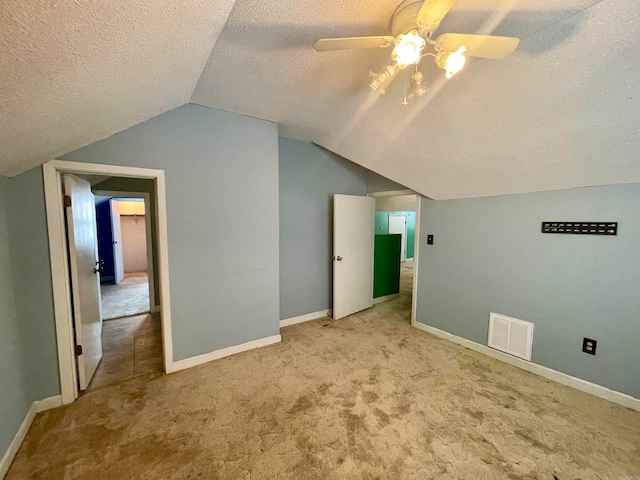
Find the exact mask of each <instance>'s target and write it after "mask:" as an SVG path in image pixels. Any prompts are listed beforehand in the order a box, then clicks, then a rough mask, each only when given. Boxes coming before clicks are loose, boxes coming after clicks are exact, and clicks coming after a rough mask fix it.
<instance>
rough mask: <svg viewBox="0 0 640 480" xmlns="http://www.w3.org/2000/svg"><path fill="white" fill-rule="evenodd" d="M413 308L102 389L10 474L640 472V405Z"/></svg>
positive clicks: (383, 308)
mask: <svg viewBox="0 0 640 480" xmlns="http://www.w3.org/2000/svg"><path fill="white" fill-rule="evenodd" d="M409 310H410V302H409V295H407V294H406V293H405V294H403V295H402V296H401V297H400V298H399V299H397V300H393V301H390V302H385V303H381V304H379V305H376V306H375V307H374V308H372V309H370V310H367V311H365V312H361V313H359V314H356V315H353V316H351V317H348V318H346V319H343V320H339V321H337V322H334V321H332V320H330V319H319V320H314V321H311V322H307V323H303V324H299V325H294V326H291V327H288V328H285V329H283V330H282V343H280V344H277V345H273V346H270V347H266V348H262V349H258V350H254V351H250V352H246V353H242V354H239V355H235V356H233V357H229V358H225V359H222V360H218V361H215V362H211V363H208V364H205V365H201V366H199V367H195V368H193V369H190V370H186V371H182V372H178V373H175V374H172V375H168V376H165V375H150V376H147V377H144V378H135V379H133V380H130V381H128V382H124V383H121V384H119V385H114V386H110V387H106V388H104V389H101V390H98V391H95V392H90V393H88V394H86V395H84V396H83V397H82V398H80V399H79V400H78V401H77V402H75V403H74V404H72V405H69V406H66V407H62V408H58V409H55V410H51V411H48V412H44V413H40V414H38V416H37V417H36V419H35V421H34V423H33V426H32V427H31V430H30V431H29V433H28V434H27V437H26V439H25V442H24V443H23V445H22V447H21V449H20V451H19V452H18V454H17V456H16V459H15V462H14V464H13V466H12V467H11V469H10V471H9V474H8V477H7V478H8V479H18V478H48V479H49V478H51V479H58V478H65V479H74V478H92V479H93V478H105V479H106V478H109V479H113V478H118V479H120V478H142V479H157V478H162V479H183V478H202V479H216V478H220V479H249V478H250V479H275V478H278V479H312V478H317V479H363V478H364V479H374V478H380V479H405V478H406V479H430V478H438V479H500V478H512V479H516V478H517V479H550V480H553V479H554V477H555V478H558V479H560V480H564V479H577V478H580V479H583V480H587V479H595V478H615V479H619V478H623V477H629V478H638V476H640V413H639V412H634V411H632V410H629V409H626V408H623V407H620V406H618V405H615V404H612V403H609V402H607V401H604V400H602V399H599V398H596V397H593V396H590V395H587V394H585V393H581V392H578V391H576V390H573V389H571V388H568V387H564V386H562V385H558V384H556V383H553V382H550V381H547V380H545V379H542V378H540V377H537V376H535V375H533V374H530V373H528V372H525V371H522V370H519V369H517V368H515V367H512V366H509V365H506V364H504V363H500V362H499V361H497V360H494V359H491V358H488V357H485V356H483V355H481V354H479V353H477V352H474V351H471V350H467V349H465V348H463V347H460V346H458V345H454V344H452V343H449V342H447V341H445V340H441V339H438V338H436V337H433V336H431V335H429V334H427V333H425V332H422V331H419V330H416V329H413V328H411V327H410V325H409ZM212 316H213V314H212ZM229 321H231V319H229Z"/></svg>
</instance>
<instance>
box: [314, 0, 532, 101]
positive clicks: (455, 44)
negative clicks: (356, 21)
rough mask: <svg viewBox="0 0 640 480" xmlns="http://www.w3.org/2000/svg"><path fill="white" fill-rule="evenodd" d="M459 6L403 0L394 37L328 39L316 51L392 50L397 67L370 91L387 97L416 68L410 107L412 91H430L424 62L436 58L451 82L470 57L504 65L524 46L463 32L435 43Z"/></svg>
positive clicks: (439, 0) (377, 75) (378, 75)
mask: <svg viewBox="0 0 640 480" xmlns="http://www.w3.org/2000/svg"><path fill="white" fill-rule="evenodd" d="M455 2H456V0H424V1H423V0H404V1H403V2H402V3H400V5H398V8H396V10H395V12H394V13H393V17H392V18H391V33H392V35H393V36H376V37H350V38H323V39H321V40H318V41H317V42H316V43H315V45H314V46H313V48H315V49H316V50H317V51H318V52H325V51H330V50H350V49H356V48H390V47H393V51H392V53H391V59H392V60H393V63H392V64H391V65H387V66H386V67H385V68H383V69H382V70H381V71H380V72H369V77H370V78H371V83H370V85H369V86H370V87H371V90H373V91H374V92H375V91H377V90H380V92H381V93H382V94H384V93H385V92H386V91H387V89H388V88H389V86H390V85H391V83H392V82H393V80H394V79H395V78H396V76H397V75H398V74H399V73H400V72H401V71H403V70H405V69H407V68H409V67H411V66H414V69H415V71H414V72H413V73H412V74H411V75H410V76H409V83H410V84H409V86H407V82H406V77H405V94H404V102H403V104H404V105H406V104H407V92H408V93H409V96H410V97H411V96H418V97H420V96H422V95H424V94H425V93H426V92H427V91H428V88H427V86H426V85H425V84H424V81H423V76H422V72H420V70H419V65H420V62H421V60H422V59H423V58H424V57H427V56H432V57H434V58H435V64H436V65H437V66H438V67H440V68H442V69H443V70H445V72H446V74H445V75H446V77H447V78H451V77H453V76H454V75H455V74H456V73H458V72H459V71H460V70H461V69H462V67H464V64H465V61H466V59H467V57H480V58H490V59H494V60H501V59H503V58H505V57H506V56H508V55H510V54H512V53H513V52H514V51H515V50H516V48H517V47H518V43H520V39H518V38H514V37H498V36H493V35H470V34H463V33H445V34H443V35H440V36H439V37H437V38H435V39H433V38H432V35H433V32H434V31H435V30H436V29H437V28H438V26H439V25H440V22H441V21H442V19H443V18H444V16H445V15H446V14H447V12H449V10H450V9H451V7H452V6H453V4H454V3H455ZM427 45H429V46H430V47H432V48H433V52H426V53H423V50H424V49H425V47H426V46H427Z"/></svg>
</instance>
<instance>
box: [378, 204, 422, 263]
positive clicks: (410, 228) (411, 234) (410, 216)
mask: <svg viewBox="0 0 640 480" xmlns="http://www.w3.org/2000/svg"><path fill="white" fill-rule="evenodd" d="M389 215H406V216H407V258H413V250H414V245H415V239H416V212H408V211H400V210H398V211H395V210H394V211H390V212H385V211H380V212H376V235H381V234H383V235H386V234H388V233H389Z"/></svg>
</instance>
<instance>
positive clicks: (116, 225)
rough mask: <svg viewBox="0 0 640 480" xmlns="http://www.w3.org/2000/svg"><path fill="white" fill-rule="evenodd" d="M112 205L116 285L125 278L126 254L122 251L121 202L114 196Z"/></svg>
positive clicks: (110, 202)
mask: <svg viewBox="0 0 640 480" xmlns="http://www.w3.org/2000/svg"><path fill="white" fill-rule="evenodd" d="M109 204H110V206H111V232H112V235H113V272H114V274H115V279H116V285H117V284H119V283H120V282H121V281H122V280H124V254H123V253H122V225H121V223H120V202H118V200H114V199H113V198H112V199H111V200H109Z"/></svg>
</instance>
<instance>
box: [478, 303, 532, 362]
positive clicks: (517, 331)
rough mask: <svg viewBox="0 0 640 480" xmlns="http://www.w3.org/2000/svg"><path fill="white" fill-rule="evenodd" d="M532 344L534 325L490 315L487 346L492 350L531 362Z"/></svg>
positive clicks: (494, 314)
mask: <svg viewBox="0 0 640 480" xmlns="http://www.w3.org/2000/svg"><path fill="white" fill-rule="evenodd" d="M532 344H533V323H530V322H524V321H522V320H518V319H515V318H511V317H506V316H504V315H498V314H497V313H490V314H489V340H488V342H487V345H489V346H490V347H491V348H495V349H496V350H501V351H503V352H506V353H509V354H511V355H515V356H516V357H520V358H524V359H525V360H529V361H531V346H532Z"/></svg>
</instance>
